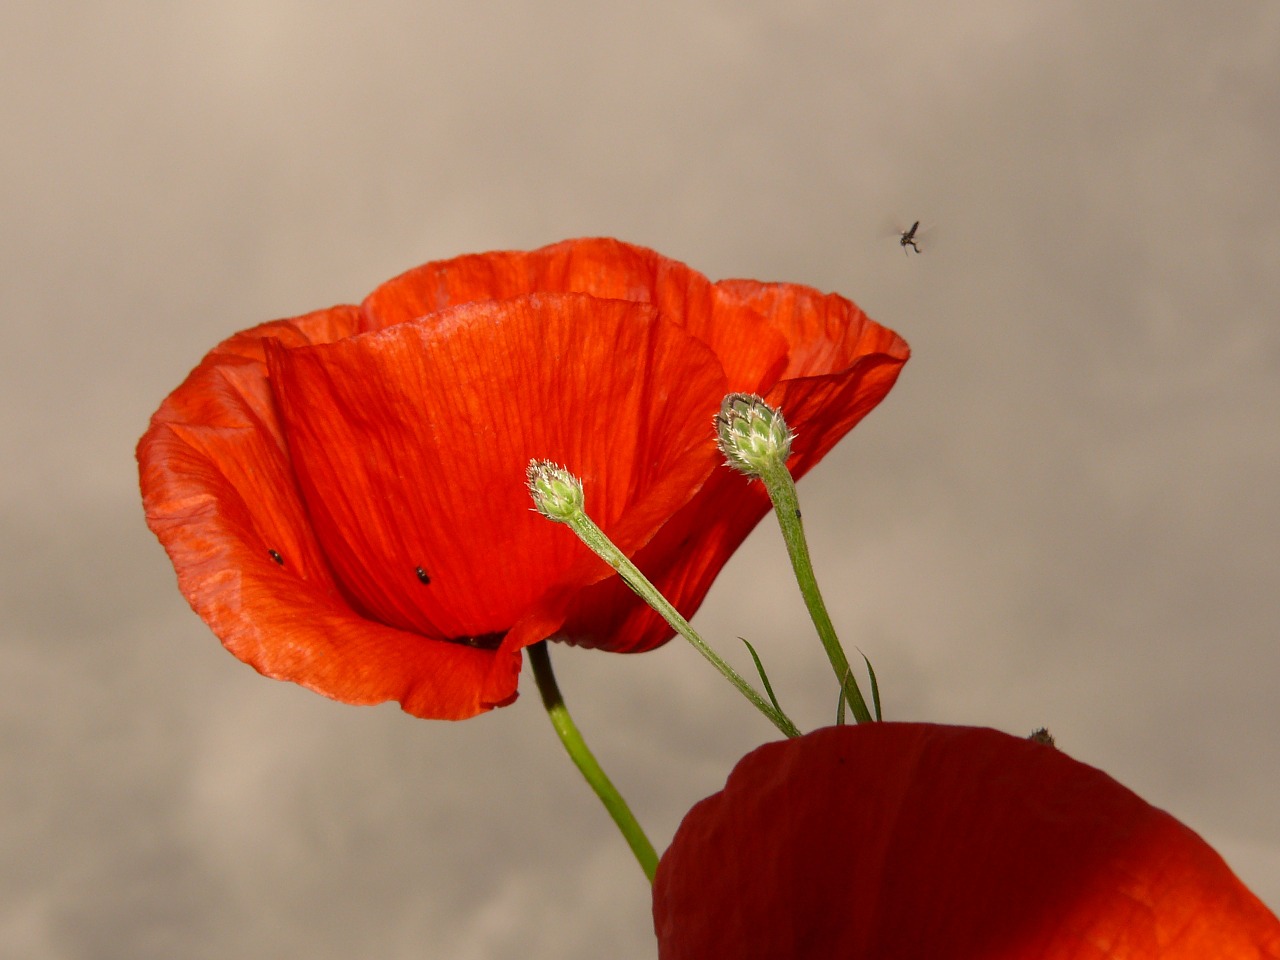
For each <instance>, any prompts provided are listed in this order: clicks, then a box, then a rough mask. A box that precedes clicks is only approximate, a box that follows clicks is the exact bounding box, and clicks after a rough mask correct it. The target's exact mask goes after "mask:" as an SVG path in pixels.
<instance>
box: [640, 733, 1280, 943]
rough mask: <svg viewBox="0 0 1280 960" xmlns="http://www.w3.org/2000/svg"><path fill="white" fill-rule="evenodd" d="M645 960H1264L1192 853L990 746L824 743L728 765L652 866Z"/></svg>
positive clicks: (1196, 840)
mask: <svg viewBox="0 0 1280 960" xmlns="http://www.w3.org/2000/svg"><path fill="white" fill-rule="evenodd" d="M654 923H655V929H656V930H657V934H658V941H659V956H660V957H662V958H664V960H683V958H690V960H692V958H699V960H701V958H705V957H735V958H748V960H749V958H754V957H760V958H765V957H768V958H775V957H948V958H955V960H968V958H974V960H976V958H983V960H1014V958H1026V957H1036V958H1047V960H1085V958H1089V960H1102V958H1117V960H1118V958H1129V960H1139V958H1142V960H1146V958H1162V960H1192V958H1196V960H1199V958H1204V957H1214V958H1244V957H1249V958H1276V957H1280V922H1278V921H1277V920H1276V918H1275V916H1274V915H1273V914H1271V912H1270V911H1268V910H1267V908H1266V907H1264V906H1263V905H1262V903H1261V902H1260V901H1259V900H1258V899H1257V898H1256V897H1255V896H1254V895H1253V894H1252V893H1250V892H1249V891H1248V890H1247V889H1246V888H1245V887H1244V885H1243V884H1241V883H1240V881H1239V880H1238V879H1237V878H1236V877H1235V875H1234V874H1232V872H1231V871H1230V869H1229V868H1228V867H1227V866H1226V864H1225V863H1223V861H1222V859H1221V857H1219V856H1218V855H1217V854H1216V853H1215V852H1214V851H1213V850H1212V849H1211V848H1210V847H1209V846H1208V845H1207V844H1206V843H1205V842H1204V841H1203V840H1202V839H1200V837H1199V836H1197V835H1196V834H1195V833H1194V832H1192V831H1191V830H1190V829H1188V828H1187V827H1185V826H1183V825H1182V824H1181V823H1179V822H1178V821H1177V820H1175V819H1174V818H1173V817H1171V816H1169V815H1168V814H1167V813H1165V812H1163V811H1161V810H1158V809H1156V808H1155V807H1152V806H1150V805H1149V804H1147V803H1145V802H1144V801H1143V800H1142V799H1141V798H1139V797H1138V796H1136V795H1135V794H1134V793H1132V792H1131V791H1129V790H1127V789H1126V788H1125V787H1123V786H1121V785H1120V784H1119V783H1117V782H1116V781H1115V780H1113V779H1111V778H1110V777H1108V776H1107V775H1106V774H1104V773H1102V772H1101V771H1099V770H1096V769H1094V768H1093V767H1089V766H1086V765H1085V764H1082V763H1079V762H1077V761H1075V760H1072V759H1071V758H1070V757H1068V756H1066V755H1065V754H1063V753H1061V752H1059V751H1057V750H1055V749H1054V748H1053V747H1050V746H1046V745H1044V744H1040V743H1035V742H1031V741H1029V740H1020V739H1018V738H1015V737H1010V736H1007V735H1006V734H1002V733H998V732H996V731H994V730H988V729H980V728H973V727H946V726H938V725H934V724H903V723H875V724H862V725H859V726H856V727H831V728H827V729H824V730H818V731H815V732H814V733H811V734H809V735H807V736H805V737H801V738H799V739H796V740H790V741H785V742H782V743H771V744H766V745H765V746H763V747H761V748H759V749H758V750H756V751H754V752H752V753H750V754H748V755H747V756H746V757H744V758H743V759H742V760H741V761H740V762H739V763H738V765H737V766H736V767H735V768H734V770H733V772H732V773H731V774H730V775H729V779H728V781H727V783H726V784H725V788H724V790H723V791H722V792H721V793H718V794H715V795H714V796H711V797H708V798H707V799H705V800H703V801H701V802H700V803H698V804H697V805H696V806H694V808H693V809H692V810H691V811H690V812H689V813H688V815H686V817H685V819H684V821H683V822H682V823H681V825H680V828H679V830H678V831H677V833H676V836H675V839H674V840H673V842H672V844H671V847H670V849H668V850H667V852H666V853H665V854H664V855H663V857H662V860H661V862H660V863H659V866H658V872H657V876H656V878H655V885H654Z"/></svg>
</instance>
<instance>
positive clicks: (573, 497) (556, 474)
mask: <svg viewBox="0 0 1280 960" xmlns="http://www.w3.org/2000/svg"><path fill="white" fill-rule="evenodd" d="M525 476H526V477H527V478H528V482H529V493H530V495H531V496H532V497H533V505H534V507H535V508H536V509H537V511H538V512H539V513H540V514H542V515H543V516H544V517H546V518H547V519H548V520H555V521H556V522H557V523H568V522H569V521H571V520H574V519H576V518H577V517H579V516H581V515H582V513H583V503H584V501H585V497H584V496H583V494H582V481H581V480H579V479H578V478H577V477H575V476H574V475H573V474H572V473H570V472H569V471H568V470H566V469H565V468H564V467H562V466H560V465H559V464H557V463H552V462H551V461H550V460H530V461H529V467H528V469H527V470H526V471H525Z"/></svg>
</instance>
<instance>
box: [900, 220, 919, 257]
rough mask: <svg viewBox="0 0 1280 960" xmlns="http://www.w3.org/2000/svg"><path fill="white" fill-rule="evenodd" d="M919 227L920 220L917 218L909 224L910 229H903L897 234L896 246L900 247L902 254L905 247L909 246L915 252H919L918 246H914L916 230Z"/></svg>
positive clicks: (904, 251)
mask: <svg viewBox="0 0 1280 960" xmlns="http://www.w3.org/2000/svg"><path fill="white" fill-rule="evenodd" d="M919 229H920V221H919V220H917V221H916V222H915V223H913V224H912V225H911V229H909V230H903V231H902V232H901V233H900V234H898V246H900V247H902V252H903V253H904V254H905V253H906V252H907V247H910V248H911V249H912V250H914V251H915V252H916V253H919V252H920V248H919V247H918V246H916V231H917V230H919Z"/></svg>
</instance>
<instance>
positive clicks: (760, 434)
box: [715, 393, 795, 477]
mask: <svg viewBox="0 0 1280 960" xmlns="http://www.w3.org/2000/svg"><path fill="white" fill-rule="evenodd" d="M715 423H716V436H717V440H716V442H717V444H718V445H719V447H720V452H721V453H723V454H724V457H725V461H726V462H727V463H728V464H729V466H731V467H733V468H734V469H735V470H740V471H741V472H742V473H745V474H746V475H747V476H749V477H759V476H761V475H762V474H764V473H765V472H766V471H767V470H769V469H770V468H771V467H780V466H783V465H784V464H786V462H787V457H789V456H790V455H791V441H792V440H793V439H795V434H793V433H792V432H791V431H790V430H789V429H788V428H787V421H786V420H785V419H784V418H783V416H782V411H781V410H775V409H774V408H773V407H771V406H769V405H768V404H767V403H765V402H764V401H763V400H761V399H760V398H759V397H757V396H755V395H754V394H751V393H731V394H729V395H728V396H727V397H725V398H724V402H723V403H722V404H721V405H720V412H719V413H718V414H716V420H715Z"/></svg>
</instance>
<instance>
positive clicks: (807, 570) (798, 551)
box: [760, 463, 871, 723]
mask: <svg viewBox="0 0 1280 960" xmlns="http://www.w3.org/2000/svg"><path fill="white" fill-rule="evenodd" d="M760 479H761V480H762V481H764V485H765V488H766V489H767V490H768V491H769V499H770V500H771V501H773V512H774V515H775V516H777V518H778V526H779V527H781V528H782V539H783V540H785V541H786V544H787V553H788V554H789V555H790V557H791V567H792V569H793V570H794V571H795V574H796V582H797V583H798V584H799V585H800V593H801V594H802V595H803V596H804V602H805V606H807V607H808V608H809V616H810V617H811V618H812V619H813V625H814V626H815V627H817V628H818V638H819V639H820V640H821V641H822V646H823V649H825V650H826V651H827V659H828V660H830V661H831V668H832V669H833V670H834V671H835V672H836V682H837V683H838V684H840V689H841V690H843V691H844V696H845V699H847V700H848V702H849V709H850V710H852V711H853V716H854V719H855V720H857V722H858V723H866V722H867V721H869V720H871V711H870V710H868V709H867V702H866V701H865V700H864V699H863V698H862V691H861V690H859V689H858V681H857V680H855V679H854V676H853V671H852V670H851V669H850V667H849V658H848V657H846V656H845V655H844V649H843V648H842V647H841V646H840V640H839V639H838V638H837V637H836V630H835V627H834V626H832V624H831V617H830V616H828V614H827V605H826V604H825V603H823V602H822V593H821V591H819V590H818V578H817V577H816V576H815V575H814V572H813V561H812V560H810V559H809V544H808V541H806V540H805V536H804V523H803V521H802V520H801V519H800V500H799V498H798V497H797V496H796V484H795V481H794V480H792V479H791V472H790V471H789V470H788V469H787V467H786V464H785V463H779V464H778V465H777V466H776V467H774V468H772V469H767V470H765V471H764V472H763V473H762V474H761V475H760Z"/></svg>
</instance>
